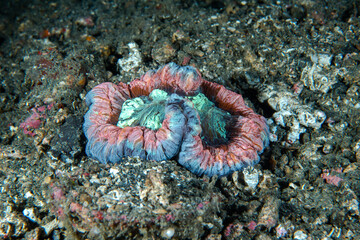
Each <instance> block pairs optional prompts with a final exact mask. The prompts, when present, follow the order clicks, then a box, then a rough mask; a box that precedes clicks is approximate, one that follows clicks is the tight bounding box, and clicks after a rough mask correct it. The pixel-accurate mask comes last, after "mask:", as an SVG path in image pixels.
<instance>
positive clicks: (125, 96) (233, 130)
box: [84, 63, 269, 176]
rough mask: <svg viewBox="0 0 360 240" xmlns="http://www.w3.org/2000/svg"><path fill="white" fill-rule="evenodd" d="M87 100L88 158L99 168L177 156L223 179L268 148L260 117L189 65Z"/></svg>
mask: <svg viewBox="0 0 360 240" xmlns="http://www.w3.org/2000/svg"><path fill="white" fill-rule="evenodd" d="M86 103H87V104H88V106H89V110H88V112H87V113H86V115H85V123H84V132H85V136H86V137H87V139H88V143H87V145H86V153H87V155H88V156H89V157H92V158H95V159H97V160H99V161H100V162H102V163H108V162H113V163H115V162H119V161H121V160H122V159H124V158H125V157H129V156H132V157H140V158H142V159H149V160H151V159H153V160H157V161H161V160H168V159H172V158H174V159H177V160H178V162H179V163H180V164H181V165H183V166H185V167H186V168H187V169H189V170H190V171H191V172H193V173H195V174H197V175H203V174H205V175H208V176H213V175H219V176H222V175H227V174H229V173H231V172H234V171H237V170H241V169H242V168H244V167H246V166H249V165H254V164H256V163H257V162H258V161H259V155H258V154H259V153H261V152H262V151H263V149H264V147H266V145H267V144H268V137H269V136H268V127H267V124H266V121H265V118H264V117H262V116H260V115H258V114H256V113H255V112H254V111H253V110H252V109H250V108H249V107H247V106H246V105H245V103H244V100H243V98H242V97H241V95H239V94H237V93H234V92H232V91H230V90H227V89H226V88H225V87H223V86H221V85H219V84H217V83H212V82H208V81H206V80H204V79H203V78H202V77H201V75H200V73H199V72H198V71H197V70H196V69H195V68H193V67H188V66H187V67H180V66H177V65H176V64H175V63H170V64H167V65H165V66H163V67H161V68H159V69H158V70H157V71H149V72H147V73H146V74H145V75H144V76H142V77H141V78H140V79H136V80H134V81H132V82H130V83H129V84H124V83H119V84H113V83H102V84H100V85H98V86H96V87H95V88H93V89H92V90H91V91H90V92H89V93H88V94H87V95H86Z"/></svg>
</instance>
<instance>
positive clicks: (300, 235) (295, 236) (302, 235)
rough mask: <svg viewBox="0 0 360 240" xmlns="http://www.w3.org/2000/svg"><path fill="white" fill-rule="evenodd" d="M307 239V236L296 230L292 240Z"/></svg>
mask: <svg viewBox="0 0 360 240" xmlns="http://www.w3.org/2000/svg"><path fill="white" fill-rule="evenodd" d="M307 237H308V236H307V234H306V233H305V232H304V231H303V230H298V231H296V232H294V239H296V240H306V239H307Z"/></svg>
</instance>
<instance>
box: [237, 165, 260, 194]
mask: <svg viewBox="0 0 360 240" xmlns="http://www.w3.org/2000/svg"><path fill="white" fill-rule="evenodd" d="M242 173H243V175H244V181H245V183H246V184H247V185H248V186H249V187H250V188H251V189H255V188H256V186H257V185H258V184H259V176H260V175H261V171H259V170H257V169H255V168H254V167H251V166H249V167H247V168H245V169H244V170H243V172H242Z"/></svg>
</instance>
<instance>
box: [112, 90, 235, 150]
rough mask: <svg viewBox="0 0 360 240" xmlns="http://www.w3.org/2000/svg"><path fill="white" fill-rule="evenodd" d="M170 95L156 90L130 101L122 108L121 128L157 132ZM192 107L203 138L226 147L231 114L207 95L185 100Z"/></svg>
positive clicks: (209, 143) (213, 144)
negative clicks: (190, 103)
mask: <svg viewBox="0 0 360 240" xmlns="http://www.w3.org/2000/svg"><path fill="white" fill-rule="evenodd" d="M169 97H170V96H169V94H168V93H167V92H165V91H163V90H160V89H155V90H153V91H152V92H151V93H150V95H149V96H140V97H137V98H133V99H128V100H126V101H125V102H124V104H123V105H122V110H121V113H120V116H119V120H118V123H117V126H118V127H121V128H124V127H134V126H142V127H146V128H149V129H151V130H158V129H159V128H161V126H162V122H163V121H164V118H165V105H166V101H167V100H168V99H169ZM185 98H186V99H188V100H190V101H191V102H192V104H193V108H194V109H195V110H196V111H197V113H198V114H199V118H200V123H201V128H202V133H201V139H202V140H203V141H204V142H205V143H206V144H207V145H211V146H219V145H223V144H226V143H227V141H228V135H229V134H228V133H229V129H230V125H231V124H230V122H231V114H230V113H228V112H226V111H224V110H222V109H220V108H218V107H216V106H215V104H214V103H213V102H211V101H210V100H209V99H208V98H207V97H206V96H205V95H204V94H202V93H199V94H197V95H195V96H188V97H185Z"/></svg>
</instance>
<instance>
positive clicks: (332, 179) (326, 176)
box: [320, 169, 344, 186]
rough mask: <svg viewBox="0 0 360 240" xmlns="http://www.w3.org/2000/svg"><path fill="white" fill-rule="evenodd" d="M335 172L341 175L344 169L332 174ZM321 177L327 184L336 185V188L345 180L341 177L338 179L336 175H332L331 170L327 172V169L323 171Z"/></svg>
mask: <svg viewBox="0 0 360 240" xmlns="http://www.w3.org/2000/svg"><path fill="white" fill-rule="evenodd" d="M334 171H335V172H337V173H341V172H342V169H336V170H332V171H331V173H333V172H334ZM320 177H322V178H323V179H324V180H325V181H326V183H328V184H331V185H335V186H339V183H340V182H341V181H342V180H344V179H342V178H341V177H338V176H336V175H331V174H330V172H329V170H327V169H325V170H323V172H322V174H321V175H320Z"/></svg>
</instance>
